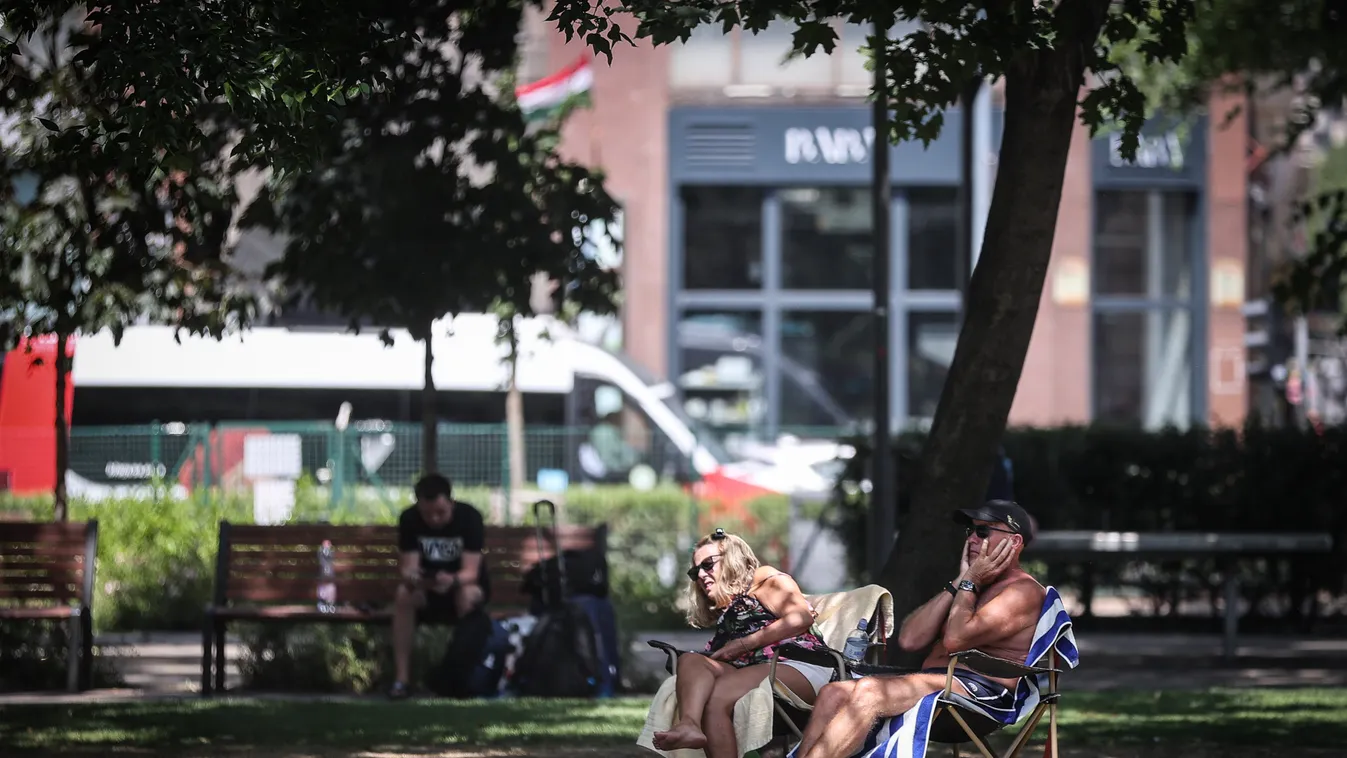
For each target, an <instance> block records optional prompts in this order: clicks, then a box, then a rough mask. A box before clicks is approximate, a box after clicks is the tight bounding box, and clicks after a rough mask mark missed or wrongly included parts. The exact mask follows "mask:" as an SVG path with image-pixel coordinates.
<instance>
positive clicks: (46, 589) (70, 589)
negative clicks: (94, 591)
mask: <svg viewBox="0 0 1347 758" xmlns="http://www.w3.org/2000/svg"><path fill="white" fill-rule="evenodd" d="M82 589H83V588H81V587H79V586H78V585H75V586H60V585H50V584H46V585H43V584H28V585H19V586H14V585H0V597H3V598H9V599H11V600H77V599H79V596H80V595H81V594H83V593H82Z"/></svg>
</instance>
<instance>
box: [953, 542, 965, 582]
mask: <svg viewBox="0 0 1347 758" xmlns="http://www.w3.org/2000/svg"><path fill="white" fill-rule="evenodd" d="M967 578H968V540H964V541H963V552H962V553H960V554H959V578H958V579H955V580H954V583H955V584H958V583H959V582H960V581H962V580H964V579H967Z"/></svg>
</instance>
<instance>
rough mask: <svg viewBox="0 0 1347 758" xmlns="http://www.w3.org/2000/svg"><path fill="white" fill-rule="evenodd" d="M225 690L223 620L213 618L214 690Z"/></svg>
mask: <svg viewBox="0 0 1347 758" xmlns="http://www.w3.org/2000/svg"><path fill="white" fill-rule="evenodd" d="M224 690H225V622H224V621H223V620H220V619H216V620H215V691H216V692H224Z"/></svg>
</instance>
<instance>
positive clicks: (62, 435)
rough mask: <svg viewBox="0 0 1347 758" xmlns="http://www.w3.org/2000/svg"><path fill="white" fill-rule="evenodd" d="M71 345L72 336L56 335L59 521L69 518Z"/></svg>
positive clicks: (56, 503)
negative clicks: (66, 478) (69, 382)
mask: <svg viewBox="0 0 1347 758" xmlns="http://www.w3.org/2000/svg"><path fill="white" fill-rule="evenodd" d="M69 344H70V335H68V334H58V335H56V361H55V363H56V482H55V483H54V484H55V487H54V488H53V489H52V509H53V511H54V513H53V514H52V517H53V518H54V519H56V520H57V521H65V520H66V519H67V518H69V507H68V503H67V502H66V489H65V472H66V470H67V469H69V468H70V429H69V428H68V427H67V425H66V422H65V416H66V403H65V395H66V381H67V371H68V370H69V366H70V359H69V358H67V357H66V348H67V345H69Z"/></svg>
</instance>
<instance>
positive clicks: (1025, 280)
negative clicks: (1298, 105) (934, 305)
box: [880, 4, 1102, 665]
mask: <svg viewBox="0 0 1347 758" xmlns="http://www.w3.org/2000/svg"><path fill="white" fill-rule="evenodd" d="M1082 5H1083V4H1082ZM1077 7H1079V5H1078V6H1077ZM1092 23H1093V26H1092V28H1091V29H1090V30H1088V31H1086V30H1083V29H1080V28H1078V29H1077V34H1076V35H1073V36H1076V38H1077V39H1090V40H1093V39H1094V38H1095V37H1096V36H1097V34H1098V29H1099V25H1100V24H1101V23H1102V16H1101V17H1100V19H1099V20H1098V21H1096V22H1092ZM1084 25H1086V24H1082V25H1081V26H1084ZM1080 44H1085V43H1080ZM1086 46H1088V45H1086ZM1078 49H1079V48H1078V47H1077V46H1076V45H1074V44H1064V45H1061V46H1059V47H1058V48H1057V49H1054V50H1046V51H1042V52H1037V53H1027V54H1025V55H1023V56H1022V58H1021V59H1020V60H1018V61H1016V62H1015V63H1013V64H1012V66H1011V67H1010V70H1009V72H1008V74H1007V76H1006V109H1005V132H1004V137H1003V138H1002V141H1001V153H1000V159H999V164H998V170H997V175H996V186H995V188H994V191H993V195H992V202H991V207H990V209H989V210H988V217H987V226H986V232H985V235H984V237H983V247H982V253H981V255H980V256H979V258H978V263H977V267H976V269H975V270H974V273H973V277H972V281H970V282H969V285H968V296H967V299H966V301H965V313H964V324H963V329H962V330H961V332H960V334H959V342H958V345H957V347H956V348H955V352H954V360H953V362H952V363H951V364H950V369H949V374H948V376H947V377H946V379H945V386H944V390H943V391H942V393H941V396H940V404H939V406H938V407H937V409H936V413H935V418H934V420H933V422H932V425H931V431H930V434H929V436H928V437H927V440H926V444H925V447H924V449H923V451H922V462H921V471H922V474H921V477H920V481H919V483H918V485H917V487H916V489H915V491H914V492H913V493H912V501H911V509H910V511H909V512H908V513H907V514H906V517H905V518H904V520H903V523H902V524H901V531H900V533H899V537H898V540H897V542H896V543H895V545H894V549H893V551H892V552H891V553H890V555H889V560H888V562H887V564H886V565H885V567H884V570H883V571H882V572H881V575H880V579H881V582H882V584H883V585H884V586H885V587H887V588H888V589H889V591H890V592H892V593H893V598H894V610H895V612H896V613H897V617H898V619H902V618H904V617H905V616H906V615H907V614H908V613H909V612H910V611H912V610H913V609H914V608H916V607H917V606H918V605H920V604H921V603H923V602H925V601H926V600H928V599H930V598H931V596H932V595H934V594H935V593H936V592H937V591H939V590H940V588H941V586H942V585H943V583H944V582H946V581H949V580H951V579H953V578H955V575H956V574H957V572H958V557H959V550H960V545H961V539H962V537H963V534H962V532H961V530H959V529H958V528H956V527H955V525H954V523H953V521H952V520H951V516H952V511H954V510H955V509H957V508H968V507H972V506H975V505H977V504H978V503H979V502H981V500H982V498H983V497H984V496H985V494H986V491H987V484H988V481H989V480H990V477H991V470H992V466H993V465H994V464H995V460H996V452H997V445H998V443H999V441H1000V439H1001V435H1002V434H1003V433H1004V431H1005V426H1006V418H1007V416H1009V414H1010V406H1011V403H1012V402H1013V401H1014V399H1015V390H1016V387H1017V386H1018V384H1019V379H1020V372H1021V370H1022V369H1023V367H1024V357H1025V353H1026V352H1027V351H1028V349H1029V338H1030V337H1031V336H1032V334H1033V330H1034V320H1035V318H1036V316H1037V314H1038V303H1039V298H1040V297H1041V295H1042V292H1043V281H1044V278H1045V276H1046V274H1047V270H1048V261H1049V258H1050V257H1051V254H1052V240H1053V233H1054V230H1055V227H1056V223H1057V207H1058V204H1059V202H1060V199H1061V194H1062V183H1063V180H1064V175H1065V172H1066V158H1067V153H1068V151H1069V150H1070V147H1071V132H1072V129H1073V127H1074V126H1075V120H1076V102H1077V98H1078V97H1079V93H1080V88H1081V84H1082V81H1083V78H1084V76H1083V73H1084V71H1083V69H1084V66H1083V62H1082V60H1081V56H1080V54H1079V53H1078V52H1076V51H1077V50H1078ZM896 631H897V630H895V642H896ZM890 649H891V651H892V656H891V662H893V663H896V664H898V665H911V660H912V659H914V658H916V656H915V655H912V656H908V655H905V654H903V653H901V651H900V650H899V649H898V648H897V646H896V645H893V646H892V647H891V648H890Z"/></svg>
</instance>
